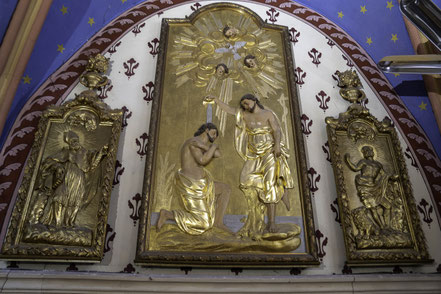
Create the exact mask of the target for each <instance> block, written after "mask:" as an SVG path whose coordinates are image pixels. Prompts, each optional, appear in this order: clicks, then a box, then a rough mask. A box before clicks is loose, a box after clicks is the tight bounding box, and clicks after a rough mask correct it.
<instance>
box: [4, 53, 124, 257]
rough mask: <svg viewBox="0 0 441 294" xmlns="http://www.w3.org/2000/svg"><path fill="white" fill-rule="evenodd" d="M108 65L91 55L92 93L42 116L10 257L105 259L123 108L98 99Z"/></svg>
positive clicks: (10, 235) (8, 241) (88, 80)
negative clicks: (112, 107) (110, 106)
mask: <svg viewBox="0 0 441 294" xmlns="http://www.w3.org/2000/svg"><path fill="white" fill-rule="evenodd" d="M107 68H108V60H107V59H106V58H104V57H103V56H102V55H97V56H94V57H91V58H89V61H88V65H87V67H86V72H85V73H83V75H81V77H80V82H81V83H82V84H83V85H84V86H86V87H87V88H89V90H86V91H83V92H82V93H81V94H79V95H77V96H76V97H75V99H74V100H72V101H70V102H67V103H66V104H64V105H62V106H55V107H49V108H48V109H47V110H46V111H44V112H43V114H42V117H41V119H40V122H39V125H38V131H37V132H36V134H35V141H34V145H33V146H32V149H31V154H30V157H29V159H28V161H27V163H26V168H25V172H24V177H23V181H22V183H21V186H20V189H19V194H18V197H17V201H16V203H15V206H14V210H13V212H12V216H11V219H10V222H9V227H8V231H7V234H6V238H5V241H4V243H3V247H2V250H1V256H0V257H1V258H2V259H7V260H38V261H58V262H73V261H75V262H99V261H101V259H102V257H103V251H104V247H105V245H106V244H105V243H106V242H105V239H106V225H107V214H108V210H109V201H110V194H111V191H112V182H113V175H114V171H115V161H116V151H117V147H118V139H119V135H120V133H121V123H122V115H123V112H122V110H119V109H117V110H111V109H110V108H109V107H108V106H107V105H106V104H105V103H104V102H102V101H101V100H100V99H99V97H98V95H97V93H96V92H97V88H98V87H103V86H105V85H107V83H108V79H107V77H104V76H102V73H103V72H105V71H107Z"/></svg>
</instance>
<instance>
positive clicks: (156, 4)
mask: <svg viewBox="0 0 441 294" xmlns="http://www.w3.org/2000/svg"><path fill="white" fill-rule="evenodd" d="M191 2H194V1H189V0H173V1H172V0H154V1H148V2H145V3H143V4H140V5H138V6H136V7H134V8H132V9H130V10H128V11H127V12H125V13H123V14H121V15H120V16H119V17H117V18H116V19H115V20H113V21H112V22H111V23H109V24H108V25H107V26H106V27H104V28H103V29H101V30H100V31H99V32H97V33H96V34H95V35H94V36H93V37H92V38H91V39H90V40H89V41H88V42H87V43H86V44H85V45H84V46H83V47H82V48H81V49H80V50H78V51H77V52H76V53H75V54H74V55H73V56H72V57H71V58H70V59H69V60H68V61H67V62H66V63H65V64H64V65H63V66H61V67H60V68H59V69H58V70H57V71H56V72H55V73H54V74H53V75H52V76H51V77H50V78H49V79H48V80H47V81H46V82H44V83H43V84H42V86H41V87H40V88H39V89H38V90H37V91H36V92H35V93H34V94H33V95H32V96H31V98H30V99H29V100H28V101H27V102H26V104H25V105H24V107H23V108H22V110H21V112H20V113H19V115H18V117H17V119H16V120H15V122H14V125H13V127H12V128H11V131H10V132H9V135H8V137H7V139H6V142H5V144H4V146H3V148H2V150H1V153H0V197H1V199H2V200H1V202H2V203H0V224H3V227H2V236H4V234H5V226H6V223H5V220H6V219H7V215H8V214H9V213H10V211H11V207H9V204H10V203H13V202H14V197H16V194H17V185H18V184H19V183H20V181H21V179H20V175H21V172H22V169H23V167H24V165H25V161H26V158H27V156H28V154H29V152H30V149H31V146H32V142H33V140H34V135H35V132H36V130H37V125H38V121H39V118H40V116H41V114H42V112H43V111H44V110H45V109H46V108H47V107H48V106H50V105H54V104H59V103H61V102H62V101H63V100H64V98H65V97H66V96H67V95H68V94H69V93H70V91H71V90H72V89H73V88H74V87H75V86H76V84H77V83H78V77H79V76H80V74H81V73H82V72H83V71H84V69H85V66H86V64H87V59H88V58H89V56H90V55H92V54H97V53H105V52H107V50H108V49H109V48H110V47H111V46H112V45H113V44H115V43H116V42H117V41H118V40H119V39H121V38H122V37H123V36H124V35H125V34H126V33H128V32H130V30H131V29H132V28H133V27H134V26H135V25H136V24H137V23H139V22H142V21H145V20H146V19H147V18H149V17H151V16H152V15H155V14H157V13H158V12H160V11H162V10H164V9H168V8H171V7H173V6H177V5H181V4H186V3H191ZM248 2H256V3H262V4H265V5H267V6H269V7H273V8H275V9H279V10H283V11H285V12H287V13H288V14H290V15H292V16H294V17H296V18H298V19H300V20H302V21H304V22H306V23H308V24H309V25H311V26H313V27H314V28H315V29H317V30H318V31H319V32H321V33H322V34H323V35H325V36H327V37H328V38H329V39H331V40H332V41H333V42H334V43H335V44H336V45H337V46H339V47H340V49H341V50H342V51H343V52H345V53H346V54H347V56H349V57H350V58H351V59H352V61H353V63H354V64H355V66H356V67H357V68H358V70H359V72H360V73H361V74H362V75H363V76H364V77H365V78H366V80H367V81H368V83H369V85H370V87H371V88H372V89H373V91H374V92H375V93H376V94H377V96H378V98H379V99H380V101H381V102H382V103H383V105H384V107H385V108H386V110H387V112H388V113H389V115H390V117H391V118H392V120H393V121H394V123H395V125H396V126H397V128H398V130H399V131H400V132H401V134H402V135H403V136H404V138H405V140H406V141H407V143H408V145H409V148H410V150H411V151H412V153H413V154H414V157H415V158H416V161H417V163H418V165H419V167H420V170H421V171H422V174H423V177H424V179H425V181H426V184H427V186H428V187H429V188H430V189H429V191H430V192H431V195H432V200H433V201H434V203H435V206H436V212H437V215H438V219H440V211H441V181H440V179H441V161H440V159H439V158H438V156H437V154H436V152H435V151H434V149H433V146H432V144H431V143H430V141H429V139H428V138H427V136H426V135H425V133H424V131H423V129H422V128H421V126H420V125H419V124H418V122H417V121H416V120H415V118H414V117H413V116H412V114H411V113H410V112H409V111H408V109H407V108H406V106H405V105H404V104H403V102H402V101H401V99H400V98H399V97H398V95H397V94H396V93H395V91H394V89H393V87H392V86H391V85H390V83H389V82H388V80H387V79H386V77H385V76H384V75H383V73H382V72H381V71H379V70H378V68H377V66H376V64H375V62H374V61H373V60H372V59H371V58H370V57H369V55H368V54H367V53H366V52H365V51H364V49H363V48H362V47H361V46H360V45H359V44H357V42H355V41H354V40H353V39H352V38H351V37H350V36H349V35H348V34H347V33H346V32H344V31H343V30H342V29H340V28H339V27H338V26H337V25H336V24H334V23H333V22H331V21H329V20H328V19H326V18H325V17H323V16H321V15H320V14H318V13H316V12H314V11H313V10H311V9H309V8H307V7H304V6H302V5H300V4H298V3H294V2H290V1H278V0H256V1H248Z"/></svg>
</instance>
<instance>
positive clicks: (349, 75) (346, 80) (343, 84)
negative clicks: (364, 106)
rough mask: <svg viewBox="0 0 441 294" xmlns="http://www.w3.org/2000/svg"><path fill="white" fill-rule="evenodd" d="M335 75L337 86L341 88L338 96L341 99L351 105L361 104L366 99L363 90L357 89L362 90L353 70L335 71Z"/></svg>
mask: <svg viewBox="0 0 441 294" xmlns="http://www.w3.org/2000/svg"><path fill="white" fill-rule="evenodd" d="M337 75H338V79H339V81H338V86H339V87H340V88H342V89H341V90H340V96H341V97H342V98H343V99H345V100H346V101H349V102H351V103H361V102H362V101H363V100H364V99H365V98H366V94H365V93H364V92H363V90H360V89H359V88H362V84H361V81H360V78H359V77H358V74H357V72H356V71H355V70H354V71H352V70H347V71H344V72H339V71H337Z"/></svg>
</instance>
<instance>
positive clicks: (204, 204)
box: [173, 169, 215, 235]
mask: <svg viewBox="0 0 441 294" xmlns="http://www.w3.org/2000/svg"><path fill="white" fill-rule="evenodd" d="M204 172H205V175H204V177H203V178H202V179H199V180H194V179H191V178H189V177H186V176H185V175H184V174H183V173H182V171H181V169H179V170H178V171H177V173H176V185H175V187H176V190H177V192H178V194H179V195H180V198H181V200H182V205H183V207H184V208H185V211H183V210H173V215H174V218H175V220H176V223H177V224H178V226H179V228H180V229H181V230H182V231H184V232H186V233H188V234H191V235H200V234H202V233H204V232H205V231H206V230H208V229H210V228H211V227H213V223H214V214H215V193H214V181H213V177H212V176H211V174H210V173H209V172H208V171H207V170H206V169H204Z"/></svg>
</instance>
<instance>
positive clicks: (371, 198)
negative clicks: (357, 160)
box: [355, 170, 394, 208]
mask: <svg viewBox="0 0 441 294" xmlns="http://www.w3.org/2000/svg"><path fill="white" fill-rule="evenodd" d="M355 186H356V188H357V193H358V196H359V197H360V200H361V202H362V203H363V204H364V205H365V206H366V207H367V208H374V207H377V206H378V205H383V206H384V207H385V208H390V207H391V205H392V202H393V198H394V195H393V193H394V187H393V184H392V183H390V177H389V176H388V175H387V174H386V173H385V172H384V170H380V171H379V173H378V175H377V176H376V177H374V178H366V177H362V176H361V175H356V176H355ZM388 194H392V195H388Z"/></svg>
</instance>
